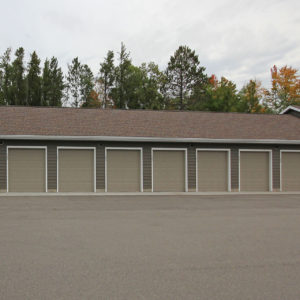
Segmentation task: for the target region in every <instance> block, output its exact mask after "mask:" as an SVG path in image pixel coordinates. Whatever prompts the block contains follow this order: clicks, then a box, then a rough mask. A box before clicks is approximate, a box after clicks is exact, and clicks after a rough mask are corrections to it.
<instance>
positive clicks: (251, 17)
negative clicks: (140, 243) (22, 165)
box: [0, 0, 300, 87]
mask: <svg viewBox="0 0 300 300" xmlns="http://www.w3.org/2000/svg"><path fill="white" fill-rule="evenodd" d="M1 10H2V13H1V15H2V17H1V19H0V37H1V45H0V52H1V53H3V52H4V51H5V49H6V48H7V47H9V46H11V47H13V48H14V49H16V48H17V47H19V46H23V47H24V48H25V49H26V50H27V51H28V53H29V52H32V51H33V50H36V51H37V52H38V54H39V55H40V57H41V58H42V59H45V58H46V57H50V56H52V55H54V56H57V57H58V58H59V61H60V64H61V66H62V67H63V68H64V69H66V65H67V63H70V62H71V60H72V58H74V57H76V56H79V58H80V59H81V61H82V62H84V63H88V64H89V65H90V66H91V68H92V69H93V71H94V72H95V73H97V71H98V67H99V62H100V61H101V60H102V59H103V57H104V56H105V54H106V52H107V51H108V50H110V49H111V50H114V51H116V52H117V51H118V50H119V47H120V42H121V41H123V42H124V43H125V44H126V46H127V48H128V50H130V52H131V55H132V58H133V62H134V63H136V64H140V63H142V62H143V61H155V62H157V63H158V64H159V65H160V66H161V67H165V66H166V64H167V62H168V59H169V57H170V55H171V54H173V52H174V51H175V50H176V48H177V47H178V46H179V45H181V44H186V45H189V46H190V47H191V48H192V49H195V50H196V52H197V53H198V54H199V57H200V61H201V63H202V65H204V66H205V67H206V68H207V72H208V74H212V73H214V74H216V75H217V76H218V77H220V76H222V75H224V76H226V77H228V78H229V79H231V80H234V81H235V82H236V83H237V84H238V86H239V87H240V86H242V85H243V84H244V83H245V82H246V81H247V80H249V79H250V78H257V79H259V80H262V81H263V83H264V85H268V84H269V81H270V68H271V67H272V66H273V65H274V64H277V65H284V64H288V65H292V66H293V67H296V68H300V56H299V53H300V18H299V13H298V12H299V10H300V2H299V1H298V0H284V1H283V0H281V1H280V0H264V1H261V0H260V1H259V0H252V1H249V0H246V1H245V0H244V1H241V0H240V1H238V0H235V1H233V0H215V1H210V2H208V1H203V0H186V1H181V0H180V1H179V0H152V1H147V0H123V1H122V0H111V1H104V0H85V1H74V0H52V1H38V0H27V1H22V0H11V1H6V2H5V3H4V4H2V7H1ZM28 53H27V54H28Z"/></svg>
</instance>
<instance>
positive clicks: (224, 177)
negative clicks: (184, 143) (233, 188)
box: [197, 151, 228, 192]
mask: <svg viewBox="0 0 300 300" xmlns="http://www.w3.org/2000/svg"><path fill="white" fill-rule="evenodd" d="M197 159H198V161H197V163H198V164H197V165H198V191H199V192H219V191H220V192H224V191H228V152H227V151H198V152H197Z"/></svg>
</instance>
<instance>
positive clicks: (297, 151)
mask: <svg viewBox="0 0 300 300" xmlns="http://www.w3.org/2000/svg"><path fill="white" fill-rule="evenodd" d="M282 152H291V153H293V152H294V153H299V152H300V150H285V149H283V150H280V192H282Z"/></svg>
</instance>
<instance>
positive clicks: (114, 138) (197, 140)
mask: <svg viewBox="0 0 300 300" xmlns="http://www.w3.org/2000/svg"><path fill="white" fill-rule="evenodd" d="M0 139H2V140H43V141H45V140H46V141H54V140H55V141H94V142H95V141H96V142H100V141H107V142H111V141H116V142H170V143H219V144H221V143H222V144H290V145H300V140H278V139H209V138H160V137H123V136H55V135H49V136H47V135H0Z"/></svg>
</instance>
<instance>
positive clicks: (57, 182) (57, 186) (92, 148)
mask: <svg viewBox="0 0 300 300" xmlns="http://www.w3.org/2000/svg"><path fill="white" fill-rule="evenodd" d="M64 149H65V150H93V151H94V193H95V192H96V147H71V146H57V147H56V191H57V192H59V155H58V153H59V150H64Z"/></svg>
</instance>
